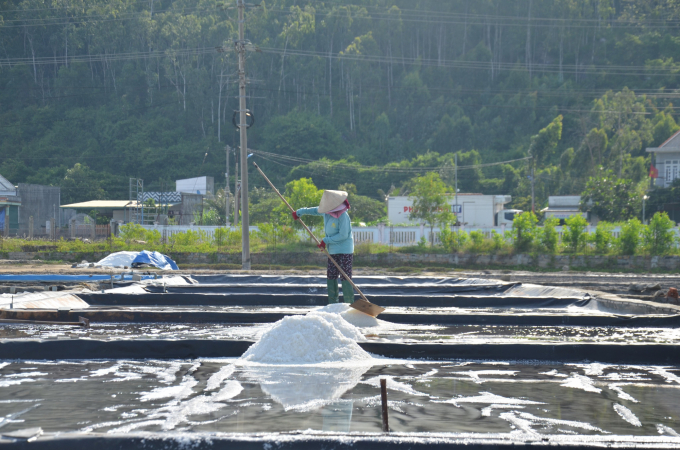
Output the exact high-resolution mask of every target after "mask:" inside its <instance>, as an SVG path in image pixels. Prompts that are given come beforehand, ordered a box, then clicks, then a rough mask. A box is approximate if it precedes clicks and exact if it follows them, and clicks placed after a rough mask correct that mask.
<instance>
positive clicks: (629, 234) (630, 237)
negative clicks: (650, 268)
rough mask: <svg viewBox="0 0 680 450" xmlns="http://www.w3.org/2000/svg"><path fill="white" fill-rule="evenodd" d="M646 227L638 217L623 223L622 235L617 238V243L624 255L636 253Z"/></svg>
mask: <svg viewBox="0 0 680 450" xmlns="http://www.w3.org/2000/svg"><path fill="white" fill-rule="evenodd" d="M644 228H645V226H644V225H642V222H640V221H639V220H638V219H637V218H633V219H630V220H629V221H627V222H624V223H623V225H621V235H620V236H619V239H618V240H617V244H618V248H619V252H620V253H621V254H622V255H634V254H635V252H636V251H637V250H638V247H640V235H641V234H642V232H643V231H644Z"/></svg>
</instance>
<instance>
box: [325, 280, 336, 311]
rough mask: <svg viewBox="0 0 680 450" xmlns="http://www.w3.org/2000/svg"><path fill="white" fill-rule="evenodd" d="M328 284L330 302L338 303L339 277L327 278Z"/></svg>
mask: <svg viewBox="0 0 680 450" xmlns="http://www.w3.org/2000/svg"><path fill="white" fill-rule="evenodd" d="M326 285H327V286H328V304H329V305H330V304H331V303H338V279H337V278H336V279H334V280H329V279H326Z"/></svg>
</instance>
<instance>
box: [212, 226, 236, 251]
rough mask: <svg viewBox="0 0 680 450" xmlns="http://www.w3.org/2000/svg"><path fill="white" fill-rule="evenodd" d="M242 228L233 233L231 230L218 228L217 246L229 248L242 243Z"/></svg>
mask: <svg viewBox="0 0 680 450" xmlns="http://www.w3.org/2000/svg"><path fill="white" fill-rule="evenodd" d="M241 232H242V229H241V227H239V228H237V229H236V230H234V231H232V230H230V229H229V228H225V227H222V228H218V229H216V230H215V245H217V246H218V247H222V246H225V247H228V246H232V245H236V244H238V243H240V242H241Z"/></svg>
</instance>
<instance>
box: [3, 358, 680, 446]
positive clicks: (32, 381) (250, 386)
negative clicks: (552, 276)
mask: <svg viewBox="0 0 680 450" xmlns="http://www.w3.org/2000/svg"><path fill="white" fill-rule="evenodd" d="M679 375H680V367H677V366H668V367H660V366H617V365H605V364H597V363H593V364H519V363H514V362H508V363H505V364H498V363H495V364H489V363H484V362H479V361H449V362H424V361H421V362H417V361H411V362H409V363H404V362H403V361H402V362H399V361H390V360H381V361H380V362H379V364H378V365H374V366H357V367H309V366H308V367H293V366H259V365H241V364H240V363H239V362H238V361H237V360H232V359H219V360H215V359H212V360H211V359H203V360H191V361H181V360H176V361H152V360H144V361H140V360H116V361H23V362H15V361H4V362H1V363H0V430H1V431H2V432H9V431H14V430H18V429H24V428H31V427H42V428H43V429H44V430H45V431H46V432H56V431H62V432H68V431H85V432H87V431H94V432H111V433H127V432H136V431H151V432H163V431H187V432H214V431H219V432H263V431H266V432H276V431H297V430H326V431H342V432H345V431H351V432H379V431H380V429H381V412H380V390H379V387H378V385H379V383H378V382H379V380H380V378H386V379H387V380H388V383H387V387H388V407H389V410H390V428H391V429H392V430H393V431H399V432H446V433H459V434H463V433H472V434H473V435H475V436H480V437H484V436H488V435H489V433H496V434H497V435H500V436H507V437H508V438H509V439H510V438H512V439H519V440H524V441H527V442H528V441H534V440H539V441H540V440H543V439H548V440H555V439H558V438H559V437H569V436H574V435H577V436H589V437H592V438H595V439H605V438H606V439H609V438H612V437H616V436H629V437H630V436H640V437H651V436H664V437H665V439H666V438H667V439H668V441H667V442H670V443H673V444H674V445H680V436H678V431H680V427H678V423H679V422H680V421H679V420H678V418H680V376H679ZM555 442H557V441H555Z"/></svg>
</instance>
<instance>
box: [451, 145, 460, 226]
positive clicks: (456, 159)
mask: <svg viewBox="0 0 680 450" xmlns="http://www.w3.org/2000/svg"><path fill="white" fill-rule="evenodd" d="M453 161H454V162H453V164H454V172H453V173H454V178H455V180H456V184H455V186H454V189H455V191H454V192H453V198H454V200H453V202H454V203H455V204H456V223H458V222H460V221H459V220H458V153H454V154H453Z"/></svg>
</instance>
